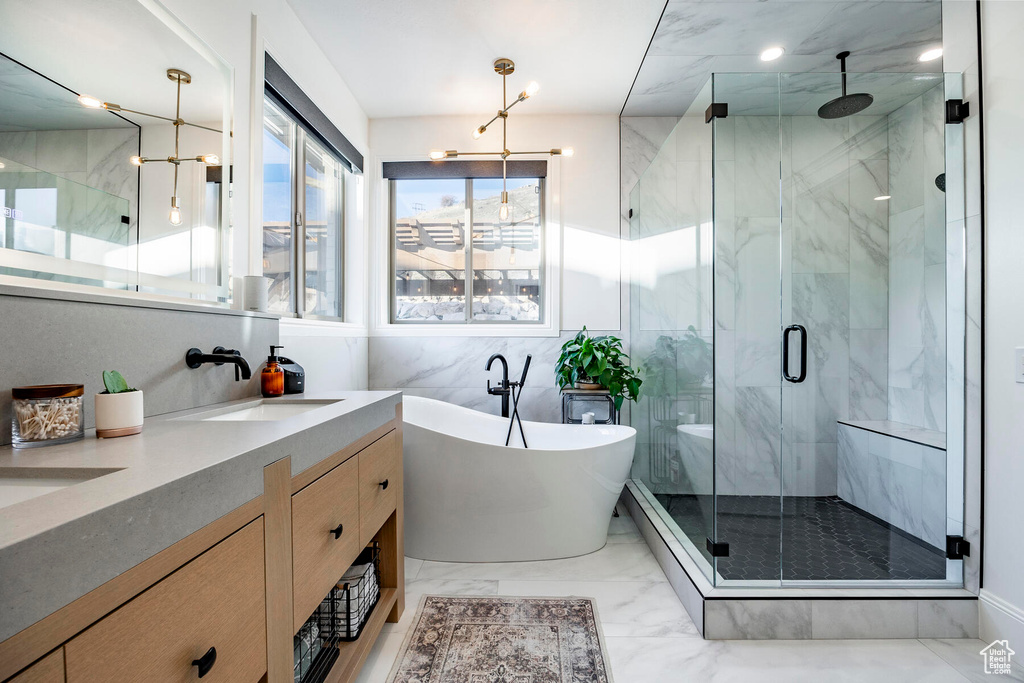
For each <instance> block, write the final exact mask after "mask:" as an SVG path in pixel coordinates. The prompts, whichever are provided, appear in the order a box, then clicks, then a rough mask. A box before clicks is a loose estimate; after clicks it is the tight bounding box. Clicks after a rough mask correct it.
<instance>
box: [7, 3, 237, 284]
mask: <svg viewBox="0 0 1024 683" xmlns="http://www.w3.org/2000/svg"><path fill="white" fill-rule="evenodd" d="M53 16H61V17H62V21H60V22H56V23H55V22H53V21H51V18H52V17H53ZM0 23H3V25H4V27H5V41H4V42H5V47H4V50H5V52H6V53H7V57H6V58H3V57H2V56H0V89H2V90H3V92H4V97H2V98H0V163H2V164H4V166H3V168H0V197H2V200H3V201H2V203H3V206H4V214H5V216H4V225H3V232H2V237H3V242H2V244H0V276H10V277H17V278H35V279H48V280H53V281H60V282H67V283H73V284H78V285H90V286H99V287H106V288H115V289H122V290H130V291H140V292H145V293H149V294H158V295H166V296H172V297H187V298H192V299H201V300H206V301H211V302H227V301H228V300H229V290H228V283H229V281H230V273H229V265H230V223H229V216H230V206H229V203H230V202H229V198H230V180H231V173H230V152H231V146H230V140H231V138H230V123H231V109H230V92H231V70H230V67H229V65H227V64H226V63H224V62H223V61H222V60H221V59H220V58H219V57H217V55H216V54H214V53H213V52H212V50H210V49H209V47H208V46H206V45H205V44H204V43H202V41H200V40H199V39H198V38H197V37H196V36H195V35H194V34H192V33H191V31H190V30H189V29H188V28H187V27H185V26H184V25H182V24H180V23H179V22H178V21H177V20H176V19H175V18H174V17H173V16H172V15H170V14H169V13H168V12H167V11H166V9H164V8H163V7H162V6H161V5H159V3H157V2H155V1H154V0H138V2H133V1H127V0H126V1H125V2H119V3H109V2H105V1H104V0H81V1H80V2H76V3H74V5H72V6H70V9H69V5H68V4H67V3H66V2H61V1H60V0H33V2H12V3H5V4H4V5H3V6H2V7H0ZM42 24H45V25H47V26H50V27H52V30H51V31H48V32H47V33H46V34H45V35H40V34H39V32H38V31H37V30H33V29H32V27H33V26H39V25H42ZM86 35H88V36H89V37H88V40H86V39H85V38H84V36H86ZM139 36H145V37H146V39H145V40H139V39H138V37H139ZM69 46H70V50H69ZM76 47H77V49H76ZM69 52H70V53H71V55H72V58H69ZM126 55H130V58H126Z"/></svg>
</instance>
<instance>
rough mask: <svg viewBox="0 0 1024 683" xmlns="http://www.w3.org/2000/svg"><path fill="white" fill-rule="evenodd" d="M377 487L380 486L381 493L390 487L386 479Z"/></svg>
mask: <svg viewBox="0 0 1024 683" xmlns="http://www.w3.org/2000/svg"><path fill="white" fill-rule="evenodd" d="M377 485H378V486H380V489H381V491H383V490H384V489H386V488H387V487H388V480H387V479H385V480H384V481H382V482H381V483H379V484H377Z"/></svg>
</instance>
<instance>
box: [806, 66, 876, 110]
mask: <svg viewBox="0 0 1024 683" xmlns="http://www.w3.org/2000/svg"><path fill="white" fill-rule="evenodd" d="M849 56H850V53H849V52H840V53H839V54H837V55H836V59H838V60H839V68H840V71H841V72H842V75H843V76H842V78H843V94H842V95H840V96H839V97H837V98H835V99H834V100H832V101H830V102H826V103H825V104H823V105H821V106H820V107H819V108H818V118H822V119H841V118H843V117H844V116H853V115H854V114H857V113H859V112H862V111H864V110H865V109H867V108H868V107H870V106H871V103H872V102H874V101H875V98H874V97H872V96H871V95H869V94H867V93H866V92H855V93H851V94H849V95H847V94H846V58H847V57H849Z"/></svg>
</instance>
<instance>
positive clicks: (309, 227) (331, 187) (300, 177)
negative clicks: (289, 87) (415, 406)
mask: <svg viewBox="0 0 1024 683" xmlns="http://www.w3.org/2000/svg"><path fill="white" fill-rule="evenodd" d="M263 105H264V114H263V275H264V276H265V277H268V278H270V280H271V284H270V291H269V296H268V303H269V308H270V310H271V311H274V312H277V313H291V314H294V315H296V316H301V317H315V318H332V319H341V318H342V302H343V297H342V279H343V272H342V263H343V260H342V258H343V247H342V243H343V239H342V235H343V232H344V221H343V215H344V214H343V208H344V204H343V201H344V200H343V197H344V183H345V173H346V169H345V165H344V162H343V161H342V160H341V159H339V158H338V157H337V156H336V155H335V154H334V153H333V151H331V150H330V149H329V147H328V146H327V145H326V144H323V143H322V142H321V141H320V140H319V139H318V137H317V136H315V135H314V134H312V133H310V132H309V131H308V130H307V129H306V127H305V126H303V125H301V124H300V123H299V122H298V121H297V120H296V119H295V118H294V117H293V116H291V114H290V112H289V111H288V110H287V109H286V108H285V106H284V105H282V104H280V103H279V102H278V101H277V100H276V99H275V98H273V97H271V96H269V95H268V96H266V97H264V102H263ZM297 169H301V170H297ZM298 245H302V246H301V248H300V247H299V246H298Z"/></svg>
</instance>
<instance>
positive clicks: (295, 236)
mask: <svg viewBox="0 0 1024 683" xmlns="http://www.w3.org/2000/svg"><path fill="white" fill-rule="evenodd" d="M263 97H264V102H266V99H268V98H269V99H271V100H274V106H276V107H277V108H278V109H279V110H280V111H281V113H283V114H284V115H285V116H286V117H288V119H289V120H290V121H291V123H292V125H293V126H295V140H294V149H292V178H291V197H292V199H291V201H292V214H291V226H290V227H291V231H292V253H291V259H290V262H291V263H290V265H291V269H292V288H291V305H292V309H293V310H291V311H273V313H275V314H277V315H280V316H281V318H282V319H284V318H298V319H302V320H320V321H327V322H336V323H337V322H344V321H345V314H346V309H347V306H346V303H347V302H346V301H345V297H346V295H347V294H348V287H347V286H346V277H347V271H348V268H347V267H346V265H347V264H346V256H347V254H346V252H347V249H346V245H347V242H348V240H347V223H348V221H347V219H346V214H347V209H348V206H347V205H348V193H347V185H348V178H347V176H348V175H349V174H348V173H347V172H346V171H345V170H344V166H345V164H344V162H343V161H342V160H341V159H339V158H338V157H337V155H336V154H335V153H334V152H333V151H331V150H330V149H329V148H328V146H327V145H325V144H323V143H322V142H319V140H317V138H316V136H315V135H313V134H312V133H310V132H309V131H308V130H307V129H306V127H305V126H304V125H303V124H302V122H300V121H299V120H298V119H297V118H296V117H295V116H294V115H293V114H292V113H291V112H290V111H288V108H287V107H285V106H284V105H283V104H281V103H280V102H279V101H277V99H276V98H274V97H272V96H271V95H269V94H264V96H263ZM263 111H264V116H265V114H266V109H265V107H264V109H263ZM263 121H264V117H261V118H260V137H261V138H262V136H263V125H264V124H263ZM308 138H313V139H314V140H317V142H318V143H319V144H320V146H321V147H323V148H324V151H325V152H326V153H327V154H330V155H331V156H333V157H335V161H337V162H338V165H339V166H340V167H341V170H340V174H339V176H338V181H339V188H338V190H339V191H338V193H337V202H338V206H337V207H336V208H337V211H338V215H339V217H340V219H341V225H340V226H339V229H340V231H341V253H340V254H339V258H338V263H339V267H340V268H341V272H340V273H339V274H338V303H339V308H340V310H339V311H338V315H336V316H333V315H318V314H314V313H308V312H307V311H306V310H305V304H306V296H305V294H306V140H307V139H308ZM262 162H263V159H262V154H261V155H260V167H261V168H262ZM261 190H262V175H261ZM263 229H264V228H263V218H262V212H261V216H260V224H259V233H260V235H261V240H260V245H261V253H260V256H261V258H262V256H263V254H262V234H263Z"/></svg>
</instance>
